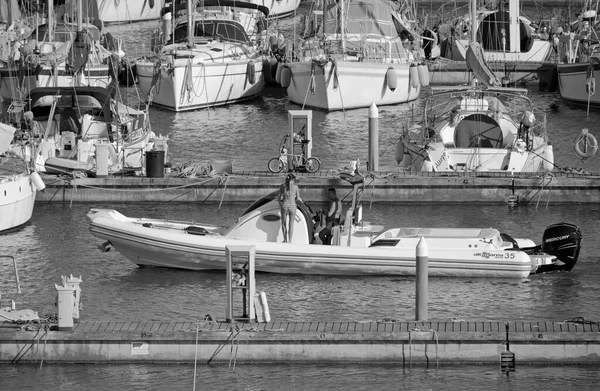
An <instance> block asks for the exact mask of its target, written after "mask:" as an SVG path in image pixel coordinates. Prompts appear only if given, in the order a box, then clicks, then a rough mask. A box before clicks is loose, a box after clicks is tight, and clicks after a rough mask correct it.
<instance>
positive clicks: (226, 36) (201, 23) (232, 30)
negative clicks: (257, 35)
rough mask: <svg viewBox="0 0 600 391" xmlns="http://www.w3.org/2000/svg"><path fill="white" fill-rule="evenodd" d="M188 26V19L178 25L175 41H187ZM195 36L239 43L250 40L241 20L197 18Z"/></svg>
mask: <svg viewBox="0 0 600 391" xmlns="http://www.w3.org/2000/svg"><path fill="white" fill-rule="evenodd" d="M187 26H188V23H187V21H186V22H183V23H180V24H179V25H177V27H176V28H175V31H174V32H173V34H174V42H175V43H185V42H187V35H188V31H187ZM194 38H195V39H198V38H200V39H201V38H220V39H222V40H223V41H227V42H238V43H248V42H249V41H250V39H249V38H248V34H246V31H245V30H244V28H243V27H242V25H241V24H240V23H239V22H236V21H233V20H223V19H214V20H211V19H204V20H196V23H195V29H194Z"/></svg>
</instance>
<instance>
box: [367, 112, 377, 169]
mask: <svg viewBox="0 0 600 391" xmlns="http://www.w3.org/2000/svg"><path fill="white" fill-rule="evenodd" d="M368 163H369V167H368V169H369V171H371V172H373V171H378V170H379V110H378V109H377V106H376V105H375V102H373V103H371V106H370V107H369V162H368Z"/></svg>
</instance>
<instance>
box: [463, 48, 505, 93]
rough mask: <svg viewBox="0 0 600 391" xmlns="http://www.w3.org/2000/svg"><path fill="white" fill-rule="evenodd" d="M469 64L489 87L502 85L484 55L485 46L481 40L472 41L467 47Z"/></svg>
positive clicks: (480, 79)
mask: <svg viewBox="0 0 600 391" xmlns="http://www.w3.org/2000/svg"><path fill="white" fill-rule="evenodd" d="M467 66H468V67H469V69H470V70H471V72H473V75H474V76H475V77H476V78H477V80H479V81H480V82H481V83H483V84H484V85H486V86H487V87H490V86H494V87H498V86H500V83H499V82H498V79H497V78H496V75H495V74H494V72H493V71H492V70H491V69H490V67H489V66H488V64H487V63H486V62H485V59H484V57H483V48H482V47H481V44H480V43H479V42H471V43H470V44H469V47H468V48H467Z"/></svg>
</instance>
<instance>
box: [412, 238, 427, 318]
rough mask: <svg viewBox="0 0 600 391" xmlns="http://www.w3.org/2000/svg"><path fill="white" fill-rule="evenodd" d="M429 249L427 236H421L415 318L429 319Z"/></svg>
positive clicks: (418, 248) (418, 250)
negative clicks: (426, 240)
mask: <svg viewBox="0 0 600 391" xmlns="http://www.w3.org/2000/svg"><path fill="white" fill-rule="evenodd" d="M428 263H429V249H428V248H427V243H426V242H425V238H424V237H421V239H420V240H419V243H418V244H417V273H416V274H417V281H416V282H417V283H416V291H417V292H416V293H417V311H416V316H415V320H416V321H421V320H427V302H428V301H429V287H428V270H427V269H428Z"/></svg>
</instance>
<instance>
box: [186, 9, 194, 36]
mask: <svg viewBox="0 0 600 391" xmlns="http://www.w3.org/2000/svg"><path fill="white" fill-rule="evenodd" d="M187 23H188V28H187V30H188V31H187V36H188V47H190V48H191V47H193V46H194V11H193V0H187Z"/></svg>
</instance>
